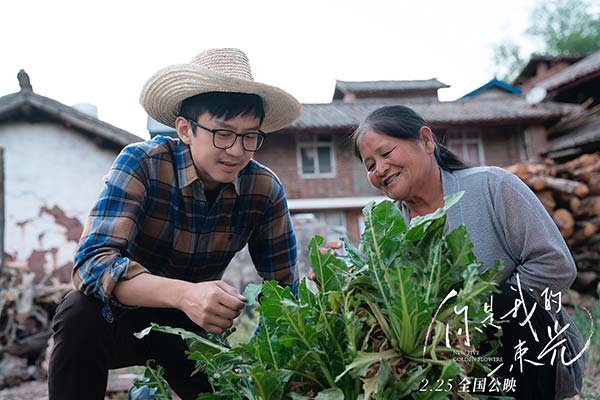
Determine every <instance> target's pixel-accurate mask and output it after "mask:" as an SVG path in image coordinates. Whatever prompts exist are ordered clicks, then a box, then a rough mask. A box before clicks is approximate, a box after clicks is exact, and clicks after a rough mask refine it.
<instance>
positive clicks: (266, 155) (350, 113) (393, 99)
mask: <svg viewBox="0 0 600 400" xmlns="http://www.w3.org/2000/svg"><path fill="white" fill-rule="evenodd" d="M486 85H487V84H486ZM484 86H485V85H484ZM506 86H510V85H501V84H499V83H496V84H492V85H489V86H487V87H482V88H479V89H476V90H475V91H473V92H476V93H473V92H472V95H471V96H468V97H465V98H463V99H460V100H457V101H453V102H440V101H439V100H438V96H437V91H438V90H439V89H440V88H445V87H448V86H447V85H445V84H443V83H441V82H439V81H438V80H436V79H429V80H421V81H376V82H345V81H338V82H337V83H336V87H335V91H334V94H333V99H332V101H331V102H330V103H326V104H304V114H303V115H302V117H301V118H300V119H299V120H297V121H295V122H294V123H293V124H292V125H291V126H289V127H288V128H286V129H284V130H282V131H280V132H277V133H275V134H273V135H271V136H270V137H269V138H268V139H267V141H266V142H265V145H264V146H263V148H262V149H261V150H260V151H259V152H257V153H256V154H255V159H256V160H258V161H260V162H262V163H263V164H265V165H267V166H269V167H270V168H271V169H273V171H275V173H276V174H277V175H278V176H279V177H280V179H281V180H282V182H283V183H284V185H285V188H286V193H287V196H288V202H289V206H290V210H291V212H292V214H293V215H294V217H295V221H296V222H297V226H301V224H302V223H303V222H304V221H305V220H306V219H310V220H312V221H313V222H314V221H317V222H319V223H320V224H321V225H322V226H323V228H324V232H322V234H324V236H325V237H326V239H328V240H334V239H336V238H338V237H339V236H340V235H344V236H347V237H348V238H349V239H350V240H351V241H352V242H353V243H357V242H358V239H359V234H360V232H361V231H362V225H363V221H362V214H361V210H362V208H363V207H364V206H365V205H366V204H367V203H368V202H369V201H373V200H375V201H379V200H382V199H383V198H384V197H382V196H381V194H380V193H378V191H377V190H375V189H374V188H372V187H371V186H370V184H369V183H368V181H367V177H366V172H365V170H364V167H363V166H362V165H361V163H360V162H359V161H358V160H357V159H356V157H355V156H354V155H353V152H352V148H351V144H350V143H349V141H348V134H349V133H350V132H351V131H352V129H353V128H355V127H356V126H357V124H358V123H359V122H360V121H361V120H362V119H363V118H364V117H365V116H366V115H367V114H368V113H369V112H371V111H373V110H375V109H377V108H379V107H381V106H383V105H386V104H403V105H407V106H409V107H411V108H413V109H414V110H415V111H416V112H417V113H419V114H420V115H421V116H423V117H424V118H425V119H426V120H427V121H428V122H429V123H430V124H431V126H432V128H433V129H434V131H435V132H436V134H437V136H438V138H439V139H440V140H441V141H442V142H443V143H445V144H446V145H447V146H448V147H450V148H451V149H452V150H454V151H455V152H456V153H457V154H458V155H459V156H461V157H463V158H464V159H466V160H467V161H469V162H471V163H473V164H476V165H500V166H503V165H508V164H512V163H515V162H518V161H523V160H525V159H527V158H529V157H531V156H533V155H535V154H538V153H539V151H541V149H543V148H545V146H546V144H547V143H546V128H547V127H548V126H549V125H551V124H553V123H556V121H558V120H559V119H560V118H561V117H562V116H564V115H566V114H569V113H570V112H572V111H574V110H575V109H576V107H575V106H572V105H568V104H567V105H565V104H559V103H552V102H549V103H543V104H537V105H534V106H533V105H530V104H528V103H527V102H526V101H525V99H524V98H522V97H521V96H520V95H519V94H518V93H514V90H507V87H506ZM148 128H149V130H150V134H151V136H154V135H155V134H158V133H162V134H165V133H167V134H171V135H172V134H174V133H173V130H172V129H170V128H168V127H164V126H161V125H160V124H158V123H157V122H156V121H152V120H149V123H148ZM302 245H304V244H302Z"/></svg>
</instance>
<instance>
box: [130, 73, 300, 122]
mask: <svg viewBox="0 0 600 400" xmlns="http://www.w3.org/2000/svg"><path fill="white" fill-rule="evenodd" d="M208 92H237V93H251V94H256V95H258V96H260V97H261V98H262V100H263V105H264V109H265V118H264V120H263V123H262V124H261V130H262V131H263V132H267V133H271V132H275V131H278V130H280V129H283V128H285V127H286V126H288V125H289V124H291V123H292V122H294V121H295V120H296V119H298V118H299V117H300V115H301V114H302V105H301V104H300V103H299V102H298V100H296V99H295V98H294V97H293V96H292V95H290V94H289V93H287V92H285V91H283V90H282V89H279V88H277V87H275V86H270V85H266V84H264V83H260V82H254V81H249V80H244V79H238V78H233V77H230V76H227V75H224V74H221V73H218V72H214V71H211V70H208V69H206V68H202V67H199V66H197V65H194V64H175V65H171V66H168V67H165V68H163V69H161V70H159V71H157V72H156V73H155V74H154V75H152V76H151V77H150V79H148V81H146V83H145V84H144V87H143V88H142V92H141V94H140V104H141V105H142V107H144V109H145V110H146V112H147V113H148V115H150V116H151V117H152V118H154V119H155V120H157V121H158V122H160V123H161V124H164V125H167V126H170V127H172V128H175V119H176V118H177V117H178V116H179V110H180V107H181V103H182V102H183V100H185V99H187V98H188V97H192V96H195V95H198V94H201V93H208Z"/></svg>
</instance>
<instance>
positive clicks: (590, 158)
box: [554, 153, 600, 176]
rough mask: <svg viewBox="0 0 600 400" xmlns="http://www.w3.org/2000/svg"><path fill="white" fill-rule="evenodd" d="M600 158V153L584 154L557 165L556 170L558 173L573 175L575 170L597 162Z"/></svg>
mask: <svg viewBox="0 0 600 400" xmlns="http://www.w3.org/2000/svg"><path fill="white" fill-rule="evenodd" d="M599 160H600V154H597V153H593V154H584V155H582V156H580V157H577V158H576V159H574V160H571V161H569V162H566V163H564V164H560V165H556V166H555V167H554V172H555V173H556V175H562V174H566V175H569V176H572V174H573V171H575V170H578V169H581V168H584V167H586V166H588V165H590V164H593V163H595V162H596V161H599Z"/></svg>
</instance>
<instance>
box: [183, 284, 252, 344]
mask: <svg viewBox="0 0 600 400" xmlns="http://www.w3.org/2000/svg"><path fill="white" fill-rule="evenodd" d="M245 300H246V298H245V297H244V296H242V295H240V294H239V293H238V292H237V290H236V288H234V287H233V286H230V285H228V284H227V283H225V282H223V281H210V282H200V283H194V284H191V285H188V286H187V287H186V288H185V290H184V291H183V292H182V293H181V297H180V299H179V301H178V307H177V308H179V309H180V310H181V311H183V312H184V313H186V315H187V316H188V317H189V318H190V319H191V320H192V321H194V323H195V324H196V325H198V326H200V327H201V328H203V329H205V330H207V331H208V332H212V333H216V334H219V333H222V332H224V331H225V330H227V329H229V328H231V326H232V325H233V320H234V319H236V318H237V317H238V316H239V315H240V313H241V311H242V309H243V308H244V303H243V301H245Z"/></svg>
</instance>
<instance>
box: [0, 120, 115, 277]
mask: <svg viewBox="0 0 600 400" xmlns="http://www.w3.org/2000/svg"><path fill="white" fill-rule="evenodd" d="M0 146H1V147H3V148H4V193H5V194H4V196H5V211H4V212H5V227H4V246H5V248H4V252H5V254H6V259H7V260H8V262H9V263H11V265H13V266H16V267H19V268H24V269H29V270H30V271H33V272H34V273H35V275H36V281H37V282H40V281H43V280H47V279H58V280H60V281H62V282H70V279H71V270H72V268H73V253H74V251H75V248H76V246H77V243H78V241H79V237H80V236H81V233H82V231H83V224H84V223H85V218H86V217H87V214H88V212H89V210H90V208H91V207H92V205H93V203H94V201H96V198H97V196H98V194H99V192H100V190H101V188H102V177H103V176H104V175H105V174H106V173H107V172H108V170H109V168H110V166H111V165H112V162H113V160H114V158H115V157H116V155H117V152H116V151H113V150H106V149H103V148H101V147H99V146H97V145H96V144H94V143H93V142H92V140H90V139H89V138H88V137H87V136H85V135H84V134H80V133H78V132H75V131H72V130H69V129H67V128H65V127H63V126H60V125H56V124H50V123H40V124H30V123H12V124H4V125H2V126H0Z"/></svg>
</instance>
